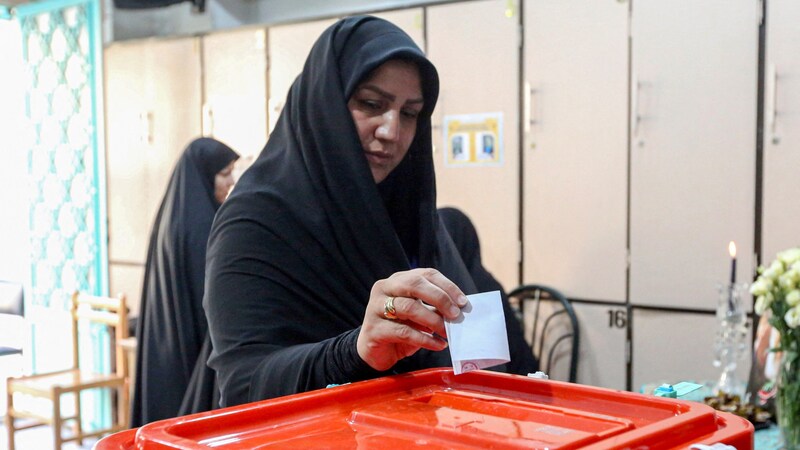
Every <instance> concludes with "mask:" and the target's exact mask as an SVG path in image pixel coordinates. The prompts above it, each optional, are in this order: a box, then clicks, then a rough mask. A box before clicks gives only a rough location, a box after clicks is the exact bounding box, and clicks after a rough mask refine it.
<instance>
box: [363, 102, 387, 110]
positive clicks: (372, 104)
mask: <svg viewBox="0 0 800 450" xmlns="http://www.w3.org/2000/svg"><path fill="white" fill-rule="evenodd" d="M361 105H362V106H363V107H364V108H366V109H370V110H373V111H377V110H379V109H381V107H382V106H383V105H381V102H379V101H376V100H361Z"/></svg>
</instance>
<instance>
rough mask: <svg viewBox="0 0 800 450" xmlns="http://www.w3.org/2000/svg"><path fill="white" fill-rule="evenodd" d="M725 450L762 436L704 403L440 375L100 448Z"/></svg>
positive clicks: (255, 409)
mask: <svg viewBox="0 0 800 450" xmlns="http://www.w3.org/2000/svg"><path fill="white" fill-rule="evenodd" d="M134 433H135V435H134ZM718 442H721V443H725V444H728V445H733V446H734V447H736V448H737V449H739V450H748V449H752V448H753V426H752V425H751V424H750V423H749V422H747V421H746V420H744V419H742V418H740V417H737V416H734V415H731V414H725V413H721V412H718V411H715V410H714V409H712V408H711V407H709V406H706V405H704V404H702V403H694V402H687V401H682V400H674V399H666V398H659V397H655V396H647V395H643V394H635V393H631V392H626V391H616V390H610V389H603V388H596V387H591V386H584V385H579V384H571V383H563V382H558V381H552V380H540V379H534V378H528V377H521V376H515V375H506V374H501V373H495V372H488V371H475V372H469V373H466V374H463V375H458V376H456V375H453V373H452V370H450V369H430V370H424V371H419V372H412V373H409V374H405V375H397V376H391V377H384V378H379V379H375V380H370V381H364V382H360V383H353V384H349V385H343V386H338V387H335V388H329V389H321V390H318V391H312V392H307V393H304V394H297V395H292V396H287V397H281V398H277V399H272V400H265V401H261V402H255V403H250V404H247V405H242V406H238V407H232V408H226V409H220V410H216V411H211V412H207V413H202V414H195V415H191V416H185V417H179V418H176V419H170V420H164V421H160V422H155V423H151V424H148V425H145V426H144V427H141V428H139V429H138V431H136V430H128V431H126V432H122V433H117V434H116V435H112V436H109V437H107V438H105V439H102V440H101V441H99V442H98V443H97V444H96V446H95V448H96V449H97V450H111V449H113V450H118V449H119V450H122V449H133V448H136V449H138V450H152V449H197V448H212V447H213V448H222V449H256V448H258V449H273V448H356V447H358V448H362V447H367V448H381V449H386V448H407V447H414V446H418V447H423V446H424V447H426V448H428V449H466V448H541V449H545V448H547V449H576V448H584V449H612V448H631V449H633V448H651V449H655V448H658V449H670V448H684V449H685V448H687V447H688V446H689V445H691V444H697V443H700V444H708V445H710V444H714V443H718ZM126 445H128V447H125V446H126Z"/></svg>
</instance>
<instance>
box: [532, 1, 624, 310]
mask: <svg viewBox="0 0 800 450" xmlns="http://www.w3.org/2000/svg"><path fill="white" fill-rule="evenodd" d="M524 11H525V65H524V67H525V80H526V82H527V83H526V85H527V86H529V88H527V87H526V90H527V91H528V92H523V94H522V95H523V96H524V97H527V99H528V100H529V101H528V102H527V104H526V105H525V108H527V109H528V114H529V117H525V118H523V120H524V121H525V122H527V124H525V123H524V124H523V126H524V127H525V128H526V130H527V133H526V142H525V143H524V145H523V151H522V152H523V158H524V171H525V173H524V175H523V178H524V180H523V183H524V191H523V192H524V194H523V227H524V232H523V239H524V241H523V242H524V259H523V270H524V274H523V280H524V281H525V282H536V283H543V284H547V285H551V286H553V287H555V288H557V289H559V290H561V291H562V292H564V293H565V294H566V295H567V296H568V297H570V298H576V297H577V298H589V299H602V300H612V301H620V302H624V301H625V281H626V279H625V278H626V269H627V253H626V252H627V243H626V238H627V235H626V232H627V223H626V221H627V195H626V193H627V171H628V167H627V163H628V159H627V133H628V122H627V117H628V104H627V86H628V4H627V3H624V2H623V3H620V2H597V1H594V0H578V1H575V0H573V1H563V0H537V1H531V0H529V1H527V2H526V3H525V8H524Z"/></svg>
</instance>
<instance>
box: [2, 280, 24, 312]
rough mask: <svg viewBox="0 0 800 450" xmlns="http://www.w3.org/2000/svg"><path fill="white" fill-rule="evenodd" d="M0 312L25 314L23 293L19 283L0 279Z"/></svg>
mask: <svg viewBox="0 0 800 450" xmlns="http://www.w3.org/2000/svg"><path fill="white" fill-rule="evenodd" d="M0 314H9V315H12V316H20V317H22V316H24V315H25V295H24V290H23V288H22V284H21V283H16V282H13V281H5V280H0Z"/></svg>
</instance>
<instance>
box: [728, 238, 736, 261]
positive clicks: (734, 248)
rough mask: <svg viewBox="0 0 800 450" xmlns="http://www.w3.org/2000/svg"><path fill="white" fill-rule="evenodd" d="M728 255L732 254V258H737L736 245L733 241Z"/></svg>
mask: <svg viewBox="0 0 800 450" xmlns="http://www.w3.org/2000/svg"><path fill="white" fill-rule="evenodd" d="M728 253H730V254H731V258H736V244H735V243H734V242H733V241H731V242H730V244H728Z"/></svg>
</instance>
